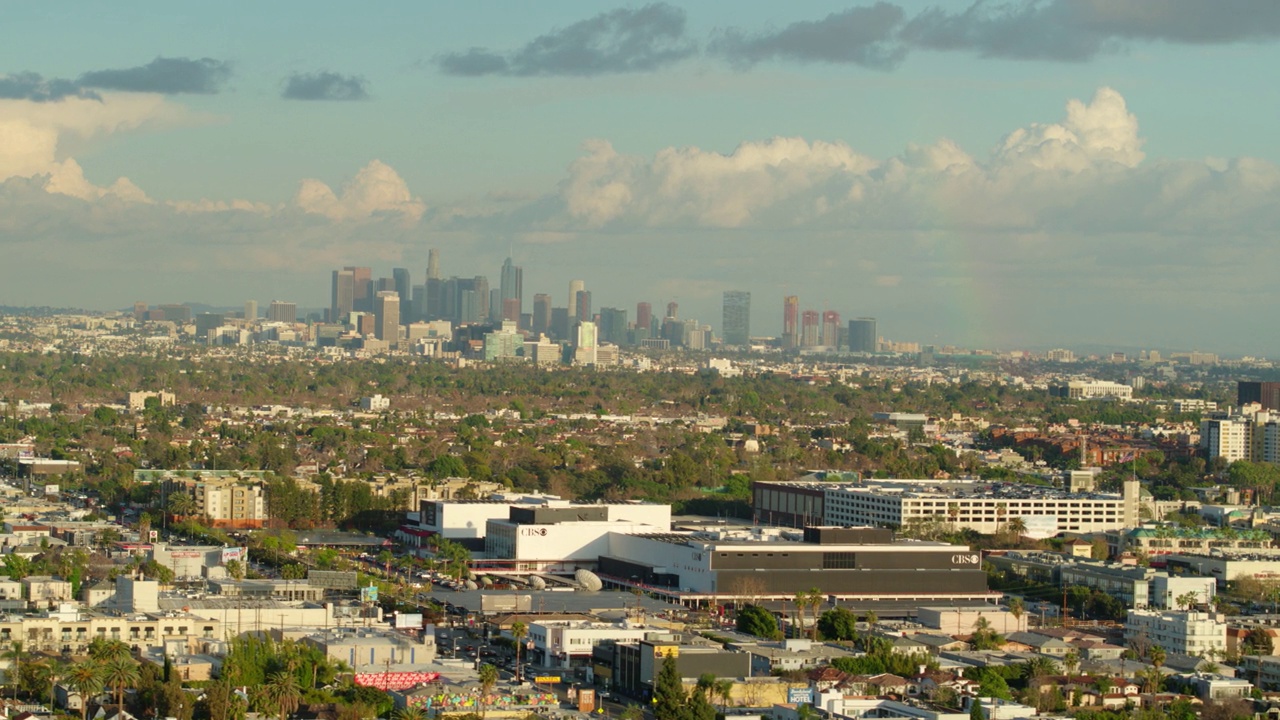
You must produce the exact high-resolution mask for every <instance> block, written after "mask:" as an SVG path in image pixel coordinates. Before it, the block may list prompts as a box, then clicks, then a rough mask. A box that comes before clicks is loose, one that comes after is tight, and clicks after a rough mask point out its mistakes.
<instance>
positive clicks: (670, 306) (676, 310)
mask: <svg viewBox="0 0 1280 720" xmlns="http://www.w3.org/2000/svg"><path fill="white" fill-rule="evenodd" d="M667 317H668V318H671V319H672V320H678V319H680V303H678V302H676V301H675V300H672V301H671V302H669V303H667Z"/></svg>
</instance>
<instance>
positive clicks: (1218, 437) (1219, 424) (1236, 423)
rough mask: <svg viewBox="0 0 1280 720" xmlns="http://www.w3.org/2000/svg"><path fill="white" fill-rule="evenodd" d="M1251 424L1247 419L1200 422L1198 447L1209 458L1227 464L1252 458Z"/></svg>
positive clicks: (1219, 419) (1215, 419)
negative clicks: (1219, 459)
mask: <svg viewBox="0 0 1280 720" xmlns="http://www.w3.org/2000/svg"><path fill="white" fill-rule="evenodd" d="M1252 445H1253V422H1252V421H1251V420H1249V419H1248V418H1243V417H1237V418H1210V419H1207V420H1201V421H1200V447H1202V448H1204V450H1205V451H1206V452H1208V453H1209V457H1211V458H1216V457H1220V458H1223V459H1225V460H1226V461H1227V462H1235V461H1237V460H1248V459H1250V458H1251V457H1252V453H1251V449H1252Z"/></svg>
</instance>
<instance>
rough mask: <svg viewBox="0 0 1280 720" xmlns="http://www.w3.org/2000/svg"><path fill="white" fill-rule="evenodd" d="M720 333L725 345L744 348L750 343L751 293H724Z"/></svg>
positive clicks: (727, 291)
mask: <svg viewBox="0 0 1280 720" xmlns="http://www.w3.org/2000/svg"><path fill="white" fill-rule="evenodd" d="M720 332H721V333H723V338H722V339H723V340H724V343H725V344H726V345H743V346H745V345H747V344H749V343H750V342H751V293H749V292H746V291H744V290H726V291H725V293H724V308H723V316H722V322H721V328H720Z"/></svg>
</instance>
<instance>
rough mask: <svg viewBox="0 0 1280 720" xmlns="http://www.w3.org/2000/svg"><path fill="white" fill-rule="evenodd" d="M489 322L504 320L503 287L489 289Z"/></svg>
mask: <svg viewBox="0 0 1280 720" xmlns="http://www.w3.org/2000/svg"><path fill="white" fill-rule="evenodd" d="M489 322H491V323H495V324H497V323H500V322H502V289H501V288H493V289H492V290H490V291H489Z"/></svg>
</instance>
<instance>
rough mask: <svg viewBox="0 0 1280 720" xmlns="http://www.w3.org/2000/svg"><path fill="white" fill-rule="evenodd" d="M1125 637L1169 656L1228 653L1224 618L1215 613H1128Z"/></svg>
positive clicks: (1141, 611) (1132, 611) (1140, 611)
mask: <svg viewBox="0 0 1280 720" xmlns="http://www.w3.org/2000/svg"><path fill="white" fill-rule="evenodd" d="M1124 634H1125V638H1126V639H1128V640H1130V641H1131V642H1132V641H1134V640H1138V641H1140V642H1149V643H1151V644H1153V645H1158V646H1159V647H1162V648H1164V650H1165V651H1166V652H1170V653H1180V654H1183V655H1195V656H1197V657H1206V656H1210V655H1213V654H1216V653H1225V652H1226V650H1227V621H1226V617H1225V616H1222V615H1217V614H1214V613H1207V612H1197V611H1163V612H1161V611H1154V610H1130V611H1129V616H1128V618H1127V619H1126V621H1125V628H1124Z"/></svg>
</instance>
